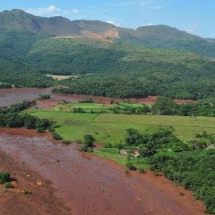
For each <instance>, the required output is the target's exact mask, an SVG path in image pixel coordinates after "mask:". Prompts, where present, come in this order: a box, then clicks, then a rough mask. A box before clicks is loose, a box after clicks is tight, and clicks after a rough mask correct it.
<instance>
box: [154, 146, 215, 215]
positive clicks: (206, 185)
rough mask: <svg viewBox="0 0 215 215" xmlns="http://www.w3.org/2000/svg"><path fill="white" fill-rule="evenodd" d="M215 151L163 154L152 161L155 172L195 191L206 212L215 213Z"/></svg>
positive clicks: (196, 197)
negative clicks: (161, 173) (159, 172)
mask: <svg viewBox="0 0 215 215" xmlns="http://www.w3.org/2000/svg"><path fill="white" fill-rule="evenodd" d="M214 159H215V149H210V150H200V149H199V150H195V151H192V152H190V151H187V152H180V153H175V154H170V153H161V154H157V155H155V156H154V157H153V158H151V159H150V164H151V165H152V169H153V170H158V171H161V172H163V173H164V175H165V176H166V177H167V178H168V179H170V180H172V181H175V182H176V183H177V184H180V185H182V186H184V187H185V188H186V189H189V190H192V191H194V194H195V199H198V200H202V201H203V203H204V204H205V206H206V207H207V210H206V212H207V213H210V214H214V213H215V202H214V196H215V186H214V184H215V166H214Z"/></svg>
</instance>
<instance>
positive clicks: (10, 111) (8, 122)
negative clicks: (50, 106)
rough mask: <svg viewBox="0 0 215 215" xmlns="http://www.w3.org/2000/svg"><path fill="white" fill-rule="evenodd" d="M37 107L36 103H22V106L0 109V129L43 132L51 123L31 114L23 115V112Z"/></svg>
mask: <svg viewBox="0 0 215 215" xmlns="http://www.w3.org/2000/svg"><path fill="white" fill-rule="evenodd" d="M33 105H35V102H34V101H32V102H26V101H24V102H22V103H20V104H16V105H11V106H10V107H3V108H0V127H6V128H21V127H25V128H28V129H37V131H38V132H43V131H44V130H46V129H47V128H48V127H50V126H51V123H50V122H49V121H48V120H46V119H39V118H37V117H35V116H31V115H29V114H23V113H21V112H22V111H23V110H25V109H27V108H29V107H31V106H33Z"/></svg>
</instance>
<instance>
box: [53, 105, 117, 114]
mask: <svg viewBox="0 0 215 215" xmlns="http://www.w3.org/2000/svg"><path fill="white" fill-rule="evenodd" d="M114 106H115V105H111V104H98V103H78V104H60V105H58V106H56V107H55V110H60V109H62V110H64V109H68V108H70V110H73V109H74V108H82V109H83V110H84V111H85V112H86V113H90V112H91V111H95V112H100V111H105V112H111V111H110V108H113V107H114Z"/></svg>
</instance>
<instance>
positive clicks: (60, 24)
mask: <svg viewBox="0 0 215 215" xmlns="http://www.w3.org/2000/svg"><path fill="white" fill-rule="evenodd" d="M0 29H1V30H7V31H14V30H16V31H25V32H26V31H27V32H31V33H36V34H38V33H40V34H46V35H47V36H50V37H51V36H52V37H57V38H68V37H71V38H72V37H88V38H91V39H97V40H103V41H107V40H109V41H119V42H121V43H123V44H129V45H133V46H136V47H149V48H167V49H177V50H182V51H190V52H194V53H197V54H199V55H201V56H203V57H208V58H215V40H214V39H207V38H201V37H199V36H196V35H192V34H189V33H187V32H185V31H180V30H178V29H176V28H173V27H169V26H166V25H152V26H142V27H139V28H137V29H128V28H121V27H116V26H114V25H112V24H109V23H106V22H102V21H87V20H74V21H70V20H69V19H67V18H64V17H59V16H56V17H51V18H46V17H38V16H34V15H31V14H28V13H26V12H25V11H23V10H20V9H14V10H11V11H7V10H6V11H3V12H1V13H0Z"/></svg>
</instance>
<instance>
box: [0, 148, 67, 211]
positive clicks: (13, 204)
mask: <svg viewBox="0 0 215 215" xmlns="http://www.w3.org/2000/svg"><path fill="white" fill-rule="evenodd" d="M0 171H8V172H10V173H11V180H12V182H11V183H12V184H13V185H14V186H15V187H14V188H13V189H12V190H8V191H7V192H3V190H4V185H0V189H1V191H2V192H0V214H2V215H3V214H7V215H19V214H20V215H29V214H31V215H59V214H65V215H69V214H71V210H70V208H69V207H66V206H65V204H64V203H63V201H62V200H60V198H57V197H56V196H55V194H54V189H53V188H52V186H51V182H50V181H48V180H46V179H45V178H43V177H42V176H41V175H39V174H38V173H36V172H34V171H32V170H31V169H29V168H28V167H27V165H25V163H21V162H19V161H18V162H17V160H16V161H14V160H13V159H11V158H10V157H9V156H8V155H6V154H5V153H3V152H2V151H0ZM23 189H28V190H30V191H31V192H32V194H28V195H24V194H22V193H21V192H22V190H23Z"/></svg>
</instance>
